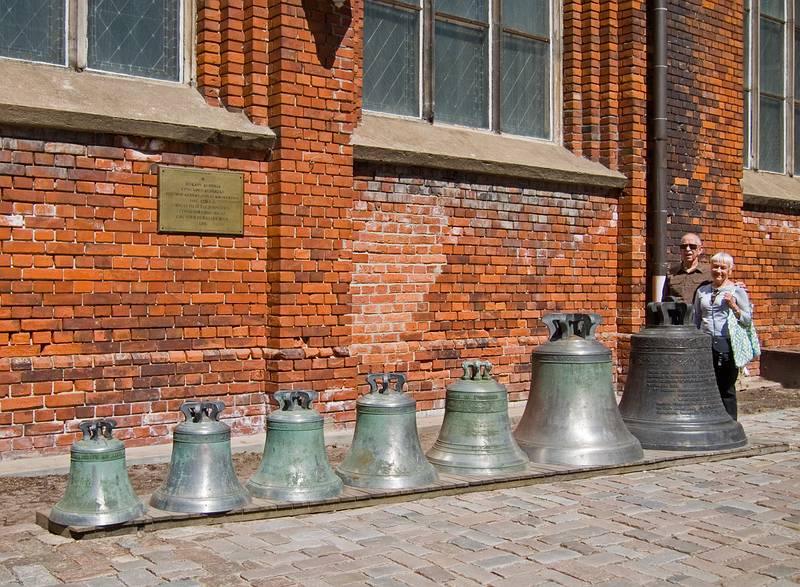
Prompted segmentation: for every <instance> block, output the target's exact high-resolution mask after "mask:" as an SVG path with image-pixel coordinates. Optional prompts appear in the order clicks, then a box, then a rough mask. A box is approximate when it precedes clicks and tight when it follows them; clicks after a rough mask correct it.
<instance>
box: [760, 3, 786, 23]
mask: <svg viewBox="0 0 800 587" xmlns="http://www.w3.org/2000/svg"><path fill="white" fill-rule="evenodd" d="M783 2H784V0H761V14H763V15H765V16H772V17H774V18H780V19H783V18H784V14H785V11H784V5H783Z"/></svg>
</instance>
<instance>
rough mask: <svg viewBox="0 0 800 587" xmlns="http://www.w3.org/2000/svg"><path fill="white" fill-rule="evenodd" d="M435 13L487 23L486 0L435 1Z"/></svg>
mask: <svg viewBox="0 0 800 587" xmlns="http://www.w3.org/2000/svg"><path fill="white" fill-rule="evenodd" d="M434 6H435V7H436V12H442V13H446V14H450V15H453V16H460V17H461V18H468V19H470V20H476V21H479V22H488V17H489V11H488V6H487V0H435V3H434Z"/></svg>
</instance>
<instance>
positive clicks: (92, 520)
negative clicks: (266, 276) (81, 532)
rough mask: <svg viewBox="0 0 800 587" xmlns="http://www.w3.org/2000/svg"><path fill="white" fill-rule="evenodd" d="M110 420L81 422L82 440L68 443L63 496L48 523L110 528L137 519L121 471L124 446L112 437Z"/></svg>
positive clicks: (139, 507)
mask: <svg viewBox="0 0 800 587" xmlns="http://www.w3.org/2000/svg"><path fill="white" fill-rule="evenodd" d="M116 425H117V423H116V422H115V421H114V420H88V421H86V422H81V425H80V427H81V431H82V432H83V438H82V439H81V440H78V441H76V442H74V443H73V444H72V449H71V451H70V467H69V480H68V481H67V488H66V490H65V492H64V497H63V498H61V501H59V502H58V503H57V504H56V505H54V506H53V509H52V510H50V521H52V522H55V523H56V524H61V525H63V526H110V525H112V524H121V523H122V522H127V521H128V520H132V519H134V518H137V517H139V516H141V515H142V514H143V513H144V510H145V506H144V504H143V503H142V502H141V501H139V499H138V498H137V497H136V494H135V493H134V492H133V487H132V486H131V480H130V478H129V477H128V471H127V469H126V468H125V445H124V444H123V443H122V441H120V440H117V439H115V438H113V437H112V431H113V430H114V428H115V427H116Z"/></svg>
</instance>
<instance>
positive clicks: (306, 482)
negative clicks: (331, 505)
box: [246, 391, 342, 501]
mask: <svg viewBox="0 0 800 587" xmlns="http://www.w3.org/2000/svg"><path fill="white" fill-rule="evenodd" d="M274 398H275V401H276V402H277V403H278V409H277V410H275V411H273V412H272V413H271V414H270V415H269V416H267V438H266V441H265V442H264V454H263V456H262V457H261V465H260V466H259V468H258V471H256V473H255V474H254V475H253V476H252V477H251V478H250V480H249V481H248V482H247V484H246V485H247V489H248V490H249V491H250V493H251V494H252V495H254V496H255V497H265V498H271V499H279V500H284V501H316V500H321V499H328V498H331V497H336V496H337V495H339V493H340V492H341V491H342V480H341V479H339V478H338V477H337V476H336V475H335V474H334V472H333V469H331V465H330V463H329V462H328V455H327V453H326V452H325V438H324V433H323V419H322V416H321V415H320V414H319V412H317V411H316V410H314V409H312V407H311V403H312V402H313V401H314V400H315V399H316V398H317V394H316V393H314V392H312V391H279V392H277V393H276V394H275V395H274Z"/></svg>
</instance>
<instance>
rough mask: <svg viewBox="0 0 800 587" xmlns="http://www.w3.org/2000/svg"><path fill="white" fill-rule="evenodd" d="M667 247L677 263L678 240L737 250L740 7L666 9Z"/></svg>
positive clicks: (695, 2) (697, 3)
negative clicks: (690, 235)
mask: <svg viewBox="0 0 800 587" xmlns="http://www.w3.org/2000/svg"><path fill="white" fill-rule="evenodd" d="M669 10H670V12H669V33H670V45H669V47H670V49H669V63H668V66H669V69H668V71H669V74H668V98H667V104H668V111H667V119H668V133H669V170H670V175H671V183H672V185H671V189H670V197H669V214H670V225H669V245H670V249H669V251H670V255H671V258H672V259H675V260H679V259H680V253H679V251H678V249H677V245H678V244H679V243H680V237H681V234H683V233H684V232H687V231H691V232H698V233H700V234H701V235H702V237H703V242H704V245H705V249H706V252H708V253H709V254H713V253H714V252H716V251H719V250H727V251H728V252H730V253H731V254H732V255H733V256H734V258H736V257H737V256H738V253H739V250H740V244H741V243H742V240H741V235H742V188H741V185H740V180H741V178H742V143H743V139H742V132H743V126H742V125H743V123H742V109H743V107H744V105H743V99H742V87H743V86H742V84H743V77H742V59H743V51H744V49H743V39H742V35H743V29H742V26H743V25H742V23H743V20H742V19H743V11H742V3H741V2H712V3H709V2H703V1H702V0H689V1H686V2H671V3H670V6H669Z"/></svg>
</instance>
